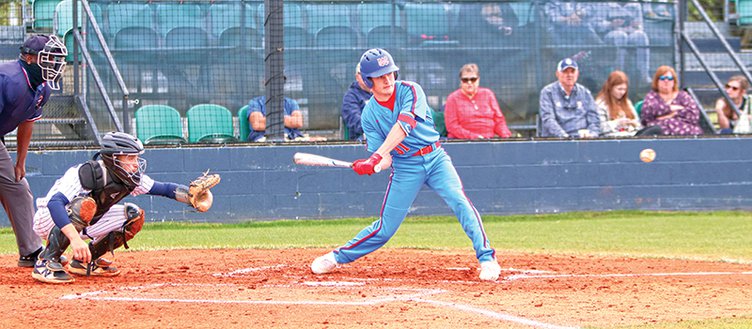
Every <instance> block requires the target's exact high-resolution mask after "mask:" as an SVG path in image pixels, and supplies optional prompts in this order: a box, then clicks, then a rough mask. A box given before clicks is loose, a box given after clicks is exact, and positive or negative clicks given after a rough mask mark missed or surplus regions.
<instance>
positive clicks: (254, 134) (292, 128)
mask: <svg viewBox="0 0 752 329" xmlns="http://www.w3.org/2000/svg"><path fill="white" fill-rule="evenodd" d="M284 110H285V120H284V121H285V140H304V139H305V136H304V135H303V133H301V132H300V130H299V129H300V128H302V127H303V113H302V112H301V111H300V107H298V103H297V102H296V101H295V100H293V99H290V98H287V97H285V102H284ZM246 119H247V120H248V122H249V123H250V125H251V133H250V134H249V135H248V140H249V141H251V142H265V141H266V136H264V134H265V133H266V96H258V97H256V98H253V99H251V101H250V102H249V103H248V118H246Z"/></svg>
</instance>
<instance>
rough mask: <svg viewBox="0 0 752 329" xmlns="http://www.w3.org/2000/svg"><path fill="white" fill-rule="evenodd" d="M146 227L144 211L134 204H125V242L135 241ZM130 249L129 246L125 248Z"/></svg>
mask: <svg viewBox="0 0 752 329" xmlns="http://www.w3.org/2000/svg"><path fill="white" fill-rule="evenodd" d="M143 226H144V210H143V209H141V208H139V206H137V205H135V204H133V203H128V202H126V203H125V223H124V224H123V232H124V233H125V241H128V240H130V239H133V237H134V236H136V234H138V232H140V231H141V228H142V227H143ZM125 248H126V249H128V245H126V246H125Z"/></svg>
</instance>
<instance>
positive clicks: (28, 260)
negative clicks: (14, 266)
mask: <svg viewBox="0 0 752 329" xmlns="http://www.w3.org/2000/svg"><path fill="white" fill-rule="evenodd" d="M42 250H44V247H39V249H37V250H36V251H34V252H32V253H30V254H28V255H26V256H21V257H18V267H34V263H36V262H37V257H39V254H41V253H42Z"/></svg>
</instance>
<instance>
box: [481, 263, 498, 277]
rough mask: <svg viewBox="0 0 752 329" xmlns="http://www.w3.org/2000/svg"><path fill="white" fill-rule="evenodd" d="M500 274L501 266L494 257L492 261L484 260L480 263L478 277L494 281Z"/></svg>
mask: <svg viewBox="0 0 752 329" xmlns="http://www.w3.org/2000/svg"><path fill="white" fill-rule="evenodd" d="M499 274H501V267H500V266H499V263H498V262H497V261H496V260H495V259H494V260H492V261H486V262H482V263H480V279H481V280H483V281H496V280H498V279H499Z"/></svg>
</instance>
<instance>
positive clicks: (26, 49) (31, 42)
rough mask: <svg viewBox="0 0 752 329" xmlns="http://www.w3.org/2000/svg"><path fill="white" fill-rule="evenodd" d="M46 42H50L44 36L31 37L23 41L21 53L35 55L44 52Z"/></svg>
mask: <svg viewBox="0 0 752 329" xmlns="http://www.w3.org/2000/svg"><path fill="white" fill-rule="evenodd" d="M47 41H50V38H49V37H48V36H46V35H35V36H32V37H30V38H28V39H26V41H24V43H23V46H21V53H22V54H32V55H36V54H38V53H39V52H40V51H42V50H44V46H45V45H46V44H47Z"/></svg>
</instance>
